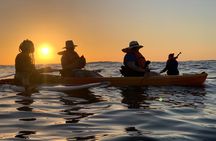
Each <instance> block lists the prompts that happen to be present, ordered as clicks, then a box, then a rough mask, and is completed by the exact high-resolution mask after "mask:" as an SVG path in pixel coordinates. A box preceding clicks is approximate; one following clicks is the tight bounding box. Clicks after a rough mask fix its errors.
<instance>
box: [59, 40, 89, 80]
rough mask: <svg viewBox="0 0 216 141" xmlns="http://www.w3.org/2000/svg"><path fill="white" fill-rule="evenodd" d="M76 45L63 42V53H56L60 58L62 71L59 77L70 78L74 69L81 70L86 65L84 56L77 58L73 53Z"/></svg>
mask: <svg viewBox="0 0 216 141" xmlns="http://www.w3.org/2000/svg"><path fill="white" fill-rule="evenodd" d="M75 47H77V45H76V44H74V42H73V41H72V40H67V41H66V42H65V47H63V48H64V49H66V50H64V51H61V52H58V55H62V57H61V65H62V71H61V75H62V76H65V77H70V76H72V71H73V70H75V69H82V68H84V67H85V65H86V60H85V57H84V56H81V57H80V56H79V55H78V53H77V52H76V51H75Z"/></svg>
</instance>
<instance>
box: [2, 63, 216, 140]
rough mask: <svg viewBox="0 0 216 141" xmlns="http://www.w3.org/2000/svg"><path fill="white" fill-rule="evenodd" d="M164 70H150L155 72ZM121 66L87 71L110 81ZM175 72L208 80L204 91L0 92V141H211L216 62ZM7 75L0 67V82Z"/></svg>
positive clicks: (215, 121) (157, 66)
mask: <svg viewBox="0 0 216 141" xmlns="http://www.w3.org/2000/svg"><path fill="white" fill-rule="evenodd" d="M164 65H165V62H153V63H152V64H151V66H150V67H151V69H152V70H153V71H156V72H159V71H160V70H161V69H162V68H163V67H164ZM49 66H51V67H52V68H60V65H58V64H56V65H49ZM120 66H121V63H118V62H94V63H88V64H87V66H86V69H89V70H101V72H100V73H101V74H102V75H103V76H109V77H110V76H113V77H114V76H121V75H120V73H119V68H120ZM38 67H41V65H39V66H38ZM179 70H180V72H181V73H199V72H203V71H205V72H207V73H208V74H209V75H208V78H207V80H206V82H205V85H204V87H179V86H178V87H177V86H160V87H154V86H149V87H112V86H108V87H104V86H99V87H93V88H90V89H85V90H81V91H71V92H67V93H62V92H50V91H40V92H39V93H34V94H32V95H29V96H25V95H22V94H20V93H18V92H12V91H11V92H0V140H3V141H16V140H17V141H20V140H31V141H74V140H87V141H95V140H104V141H112V140H115V141H132V140H139V141H215V140H216V61H187V62H179ZM11 73H14V67H13V66H0V76H5V75H8V74H11ZM55 74H56V75H58V73H55Z"/></svg>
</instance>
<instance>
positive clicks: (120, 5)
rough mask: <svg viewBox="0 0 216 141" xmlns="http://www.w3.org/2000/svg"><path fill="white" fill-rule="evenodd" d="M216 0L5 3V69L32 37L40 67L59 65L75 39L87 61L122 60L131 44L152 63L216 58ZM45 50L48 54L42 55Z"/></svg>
mask: <svg viewBox="0 0 216 141" xmlns="http://www.w3.org/2000/svg"><path fill="white" fill-rule="evenodd" d="M215 7H216V0H0V65H13V64H14V60H15V57H16V55H17V54H18V53H19V50H18V48H19V45H20V43H21V42H22V41H23V40H25V39H30V40H32V41H33V42H34V45H35V49H36V52H35V55H34V56H35V63H36V64H52V63H60V57H61V56H59V55H57V52H58V51H62V50H63V49H62V48H63V47H64V46H65V41H66V40H73V41H74V43H75V44H77V45H78V46H77V47H76V51H77V52H78V54H79V55H84V56H85V57H86V59H87V62H94V61H118V62H122V60H123V56H124V53H123V52H122V51H121V49H123V48H126V47H128V44H129V42H130V41H132V40H136V41H138V42H139V43H140V44H141V45H144V47H143V48H142V49H141V50H140V52H141V53H142V54H143V55H144V56H145V58H146V59H147V60H151V61H166V60H167V56H168V54H169V53H175V54H178V52H180V51H181V52H182V54H181V56H180V57H179V60H180V61H187V60H215V59H216V55H215V53H216V39H215V38H216V28H215V25H216V8H215ZM44 46H46V47H48V48H49V52H48V53H44V54H43V52H41V51H40V50H41V48H43V47H44Z"/></svg>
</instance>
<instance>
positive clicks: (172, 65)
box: [160, 52, 181, 75]
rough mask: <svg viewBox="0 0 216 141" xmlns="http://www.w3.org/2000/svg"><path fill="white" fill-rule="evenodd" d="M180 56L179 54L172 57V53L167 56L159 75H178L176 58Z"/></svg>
mask: <svg viewBox="0 0 216 141" xmlns="http://www.w3.org/2000/svg"><path fill="white" fill-rule="evenodd" d="M180 54H181V52H180V53H179V54H178V55H177V56H176V57H174V53H171V54H169V56H168V60H167V62H166V66H165V68H164V69H163V70H162V71H161V72H160V73H164V72H167V75H179V70H178V61H177V58H178V56H179V55H180Z"/></svg>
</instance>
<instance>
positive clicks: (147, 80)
mask: <svg viewBox="0 0 216 141" xmlns="http://www.w3.org/2000/svg"><path fill="white" fill-rule="evenodd" d="M207 76H208V74H207V73H205V72H203V73H200V74H185V75H172V76H171V75H165V76H164V75H159V76H151V77H82V78H77V77H73V78H71V77H70V78H62V77H60V76H53V75H45V76H44V79H43V81H42V82H41V83H42V84H63V85H82V84H88V83H97V82H104V81H107V82H109V83H110V85H112V86H168V85H177V86H202V85H203V84H204V82H205V80H206V78H207ZM11 83H12V84H13V79H3V80H0V84H11Z"/></svg>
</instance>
